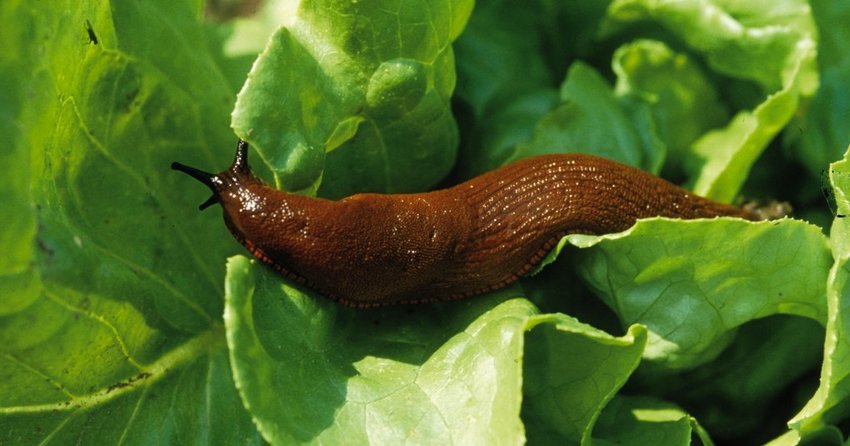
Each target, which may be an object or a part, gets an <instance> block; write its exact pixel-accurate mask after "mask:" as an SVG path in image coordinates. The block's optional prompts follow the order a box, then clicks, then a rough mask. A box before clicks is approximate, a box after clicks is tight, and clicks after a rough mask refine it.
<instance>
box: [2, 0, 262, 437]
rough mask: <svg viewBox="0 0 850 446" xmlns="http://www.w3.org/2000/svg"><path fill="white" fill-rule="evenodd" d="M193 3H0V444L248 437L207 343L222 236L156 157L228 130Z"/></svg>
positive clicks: (176, 155) (211, 158) (213, 341)
mask: <svg viewBox="0 0 850 446" xmlns="http://www.w3.org/2000/svg"><path fill="white" fill-rule="evenodd" d="M198 6H199V3H198V2H195V1H191V2H190V1H176V2H175V1H171V0H169V1H164V0H163V1H116V2H113V3H109V2H67V1H63V2H59V3H56V2H54V3H51V4H49V5H48V4H31V3H27V2H22V1H10V2H4V3H3V4H2V6H0V23H2V26H0V29H2V30H3V31H2V32H3V33H4V37H7V36H8V37H9V40H5V38H4V42H10V43H14V44H16V47H15V51H9V52H5V51H4V52H3V53H2V54H0V67H2V68H0V73H2V74H0V82H2V83H4V85H11V87H12V89H11V91H12V93H9V94H7V93H5V89H4V93H3V95H4V96H6V97H8V98H9V102H5V101H4V102H3V103H2V105H0V107H1V108H2V110H3V111H2V116H3V118H2V120H0V122H2V126H3V127H2V128H3V131H4V136H7V134H6V133H5V132H6V131H7V130H11V131H10V132H9V134H8V136H9V137H10V140H9V146H10V148H11V150H8V151H4V154H3V155H2V156H3V157H4V162H5V161H6V160H8V161H9V164H8V165H7V164H3V169H4V171H3V175H0V177H3V180H0V190H2V193H3V195H4V197H3V202H4V206H3V208H4V210H3V212H6V209H7V208H6V203H10V204H11V205H12V206H13V207H12V208H10V209H9V210H10V211H13V212H14V214H13V215H10V216H9V218H8V220H7V221H9V222H10V223H11V225H8V226H7V225H5V224H4V225H3V226H0V234H2V235H0V243H2V244H3V245H2V251H3V252H4V253H6V252H8V253H9V255H8V256H7V255H5V254H4V256H3V257H4V259H3V260H2V261H0V274H2V277H3V281H2V283H0V286H2V287H3V290H2V292H3V299H0V301H2V304H0V344H2V347H0V376H2V379H3V382H4V385H3V386H2V390H0V426H2V429H0V431H2V434H0V443H3V444H47V443H51V442H52V443H53V444H69V443H106V444H114V443H121V442H131V443H149V444H163V443H165V444H168V443H221V444H233V443H245V444H258V443H260V442H261V441H262V440H261V438H260V436H259V434H258V432H257V431H256V429H255V428H254V426H253V424H252V423H251V419H250V417H249V415H248V413H247V412H246V411H245V410H244V408H242V407H241V405H240V403H239V399H238V394H237V392H235V391H234V385H233V381H232V378H231V375H230V369H229V364H228V358H227V355H226V354H225V351H224V348H225V345H226V344H225V342H224V332H223V329H222V324H221V322H220V320H219V315H220V314H221V312H222V309H223V305H222V294H223V292H222V291H223V290H222V284H221V282H220V277H221V276H222V273H223V272H224V268H223V265H219V264H216V263H211V262H209V261H207V259H209V258H216V257H218V258H223V257H224V255H225V253H226V252H227V251H229V250H232V249H233V248H234V244H233V242H232V241H229V240H228V239H227V238H224V237H223V236H224V235H225V231H223V230H222V228H221V227H220V226H216V225H213V222H216V223H218V218H216V216H214V215H210V214H206V215H205V214H200V213H198V212H197V211H196V210H195V209H194V207H195V206H196V205H197V203H198V201H199V200H200V199H201V198H200V197H197V196H194V192H195V191H199V189H192V188H193V187H194V186H191V187H188V188H187V187H186V186H187V185H188V184H189V182H188V181H186V178H180V177H179V176H178V175H175V174H173V172H170V171H169V170H168V165H169V164H170V163H171V162H172V161H174V160H175V159H180V160H181V161H186V162H188V163H193V164H196V165H199V166H200V165H213V164H214V163H215V162H216V161H219V160H221V159H222V158H223V157H224V156H229V153H228V152H230V151H231V149H230V148H229V147H227V146H231V147H232V142H233V139H234V138H233V136H232V135H231V134H230V132H229V131H228V129H227V113H228V110H229V107H230V104H232V102H233V100H234V98H235V94H234V92H233V91H232V90H231V89H230V88H229V86H228V85H229V84H228V81H227V79H226V77H225V76H224V75H223V74H222V72H221V71H219V69H218V66H217V65H216V63H215V60H216V59H215V56H214V55H213V54H212V53H211V51H209V50H208V49H207V47H206V45H207V44H208V42H209V41H208V40H207V39H208V38H209V37H210V36H209V35H208V34H207V33H206V32H205V30H204V27H203V26H202V25H201V23H200V20H199V16H198V14H199V9H198ZM163 48H168V49H169V51H163V50H162V49H163ZM210 92H216V94H210ZM4 140H5V138H4ZM223 142H227V143H228V144H227V146H224V145H223V144H222V143H223ZM212 148H216V149H215V150H213V149H212ZM6 197H9V200H8V201H7V200H6ZM5 217H6V216H5V215H4V218H5ZM7 292H8V293H9V294H6V293H7ZM175 402H178V403H175Z"/></svg>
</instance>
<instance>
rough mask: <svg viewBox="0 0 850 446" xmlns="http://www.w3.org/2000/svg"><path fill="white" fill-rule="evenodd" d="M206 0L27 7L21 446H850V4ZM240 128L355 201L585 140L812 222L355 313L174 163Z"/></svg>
mask: <svg viewBox="0 0 850 446" xmlns="http://www.w3.org/2000/svg"><path fill="white" fill-rule="evenodd" d="M205 8H206V6H205V4H204V2H203V1H200V0H169V1H165V0H145V1H142V0H120V1H111V2H93V1H88V0H84V1H82V2H76V3H75V2H69V1H67V0H59V1H58V3H57V2H53V3H52V4H50V5H47V4H41V3H38V2H35V3H32V2H29V3H27V2H23V1H22V0H9V1H5V2H3V3H2V4H0V42H3V45H4V51H2V52H0V135H2V136H3V137H4V142H5V144H6V150H3V151H0V169H2V172H0V203H2V206H0V219H2V221H3V225H0V251H2V252H3V255H2V256H0V296H2V297H0V377H2V378H3V379H2V382H3V383H4V384H3V385H2V386H0V428H2V429H0V443H2V444H51V443H52V444H68V443H83V444H88V443H98V444H99V443H106V444H110V443H134V444H136V443H144V444H176V443H180V444H182V443H191V444H195V443H201V444H206V443H213V444H262V443H265V442H270V443H273V444H293V443H325V444H326V443H342V442H354V443H365V442H373V443H398V442H411V443H428V444H436V443H439V444H453V443H460V444H468V443H479V442H485V443H488V444H489V443H493V444H522V443H526V442H528V443H532V444H538V443H544V444H548V443H556V444H581V445H587V444H591V443H597V444H615V443H616V444H622V443H624V442H626V443H628V442H632V443H635V444H646V443H657V444H662V443H663V444H690V443H702V444H712V442H713V441H717V442H719V443H726V444H758V443H767V442H772V443H773V444H843V443H845V442H846V437H847V435H848V431H847V423H846V421H847V419H848V418H849V417H850V410H848V408H849V407H850V405H848V401H850V398H848V396H850V395H848V390H847V389H848V386H847V385H846V382H847V376H848V375H850V364H848V362H847V360H846V358H847V357H848V352H847V349H848V342H847V339H846V337H847V336H846V331H847V330H846V326H847V323H846V319H847V314H848V310H847V309H846V308H845V307H846V304H845V302H846V301H847V299H846V297H845V294H846V293H845V292H844V288H845V282H846V280H845V276H846V273H847V271H845V270H846V269H847V268H846V263H847V257H848V256H847V252H846V251H847V249H846V247H847V246H850V244H848V243H847V242H846V240H845V237H846V234H847V233H848V230H850V228H847V227H846V226H847V224H848V223H847V222H846V220H847V218H846V217H845V215H848V213H850V210H848V209H850V204H848V201H847V194H848V192H847V191H848V187H850V180H848V178H850V168H848V161H847V158H846V155H845V159H844V160H843V161H841V162H838V163H835V164H833V165H832V166H831V167H829V170H828V174H829V183H827V182H826V180H824V182H823V184H821V183H819V182H818V180H814V181H811V180H810V178H811V176H812V175H814V176H817V175H818V174H819V173H820V171H822V170H823V169H825V168H827V163H828V162H829V161H833V160H834V159H835V158H837V157H838V156H839V154H840V153H841V152H842V151H844V150H845V149H846V146H847V145H848V142H849V141H848V140H846V138H845V136H846V135H845V133H846V131H844V130H842V129H843V127H842V122H843V121H842V119H843V116H844V114H845V113H844V112H845V109H846V107H845V105H846V104H847V103H848V100H847V94H846V93H845V92H844V91H843V90H842V88H841V87H842V86H843V84H844V83H846V82H843V80H845V78H846V77H847V76H846V73H845V72H846V69H845V68H846V65H847V64H846V62H845V61H846V60H850V47H848V46H847V44H846V42H847V39H844V38H843V36H844V35H845V34H846V29H845V27H844V26H843V24H844V22H846V20H845V19H846V18H847V12H848V8H846V7H845V6H844V4H843V3H842V2H840V1H839V0H813V1H812V2H811V4H810V3H808V2H806V1H803V0H783V1H780V2H767V1H753V2H731V1H725V0H685V1H679V2H652V1H647V0H615V1H611V2H605V1H602V2H580V1H573V2H549V1H545V0H532V1H529V2H506V1H498V0H479V1H478V2H475V4H473V2H472V1H461V2H449V1H445V0H408V1H403V2H402V1H381V2H376V1H368V0H360V1H354V2H350V1H345V2H343V1H334V0H321V1H318V0H317V1H312V0H302V1H300V2H293V1H292V0H279V1H270V2H268V3H267V4H266V5H265V6H264V8H263V9H262V10H261V11H260V12H259V13H258V14H256V15H254V16H252V17H243V18H238V19H222V18H221V17H220V16H215V18H213V15H206V14H205ZM214 20H221V21H218V22H217V21H214ZM252 62H253V66H252V65H251V63H252ZM819 69H820V71H819ZM819 85H820V87H821V89H820V90H817V88H818V86H819ZM237 92H238V93H237ZM228 124H230V125H231V126H232V130H233V131H231V129H230V128H228ZM234 131H235V135H234ZM783 132H784V133H783ZM780 134H781V143H782V144H781V145H783V146H784V148H785V150H784V151H781V150H779V149H781V147H780V144H779V139H778V138H777V136H780ZM237 136H239V137H243V138H246V139H247V140H249V141H250V142H251V143H252V144H253V145H254V147H256V150H257V153H258V154H259V155H260V156H259V157H256V158H253V159H254V160H255V161H254V163H253V166H254V167H255V168H256V169H257V171H258V173H259V174H260V175H262V176H264V177H266V178H270V179H273V180H274V182H275V183H276V184H277V185H278V186H280V187H282V188H284V189H287V190H291V191H300V192H303V193H311V194H312V193H316V194H319V195H322V196H326V197H339V196H343V195H347V194H349V193H351V192H354V191H362V190H373V191H390V192H400V191H413V190H424V189H428V188H431V187H434V185H435V184H437V183H438V182H440V181H446V182H454V181H460V180H462V179H465V178H468V177H469V176H471V175H474V174H477V173H480V172H483V171H486V170H489V169H492V168H494V167H496V166H498V165H500V164H502V163H504V162H507V161H508V160H510V159H516V158H520V157H525V156H531V155H534V154H539V153H552V152H567V151H585V152H592V153H597V154H602V155H605V156H609V157H612V158H615V159H619V160H621V161H624V162H627V163H630V164H632V165H635V166H639V167H642V168H644V169H646V170H649V171H652V172H656V173H657V172H660V173H662V174H663V175H664V176H666V177H668V178H671V179H673V180H674V181H677V182H679V183H681V184H686V185H690V187H692V188H693V189H694V190H695V191H696V192H697V193H701V194H706V195H709V196H712V197H715V198H717V199H720V200H723V201H733V200H735V199H736V197H739V196H740V195H742V194H748V195H751V196H756V197H767V196H771V195H772V196H775V197H780V198H782V199H789V200H794V203H793V204H794V205H795V207H796V208H797V213H796V214H795V215H796V216H797V217H796V218H794V219H791V218H788V219H783V220H778V221H773V222H762V223H750V222H743V221H739V220H735V219H714V220H703V221H689V222H684V221H671V220H665V219H648V220H644V221H641V222H639V223H638V224H637V225H635V226H634V227H633V228H631V229H629V230H627V231H624V232H623V233H620V234H607V235H602V236H595V237H589V236H569V237H567V238H565V239H564V240H562V242H561V244H560V246H559V247H558V248H557V249H556V250H555V251H553V252H552V254H551V255H550V256H549V257H548V258H547V259H546V262H545V265H543V266H541V269H543V271H542V272H541V273H540V274H538V275H535V276H533V277H528V278H525V279H524V280H523V281H522V282H521V283H519V284H516V285H514V286H512V287H510V288H508V289H505V290H501V291H499V292H495V293H490V294H488V295H485V296H480V297H477V298H473V299H468V300H463V301H458V302H447V303H441V304H435V305H426V306H419V307H415V308H413V307H409V308H408V307H400V308H382V309H374V310H366V311H355V310H351V309H348V308H343V307H339V306H337V305H335V304H333V303H332V302H329V301H327V300H326V299H324V298H322V297H321V296H318V295H316V294H315V293H313V292H311V291H309V290H305V289H302V288H300V287H298V286H295V285H293V284H291V283H289V282H288V281H286V280H283V279H281V278H280V277H278V276H276V275H274V274H272V273H271V272H270V271H269V270H267V269H265V268H262V267H261V266H258V265H256V264H254V262H253V261H251V260H248V259H247V258H245V257H243V256H238V255H237V256H235V257H234V256H233V255H234V254H239V253H242V252H243V251H242V249H241V248H240V247H239V246H238V245H237V244H236V243H235V242H234V241H233V240H232V238H231V237H230V235H229V234H228V233H227V231H226V229H225V228H224V225H222V222H221V220H220V217H219V212H220V211H218V210H213V211H207V212H205V213H199V212H197V210H196V206H197V204H198V203H200V202H201V201H202V200H203V199H204V198H205V196H204V195H202V194H205V193H206V192H205V191H202V188H200V187H198V186H197V184H194V183H193V182H191V181H190V180H188V179H186V178H185V177H183V176H180V175H177V174H174V173H173V172H171V171H169V170H168V166H169V164H170V163H171V162H172V161H180V162H184V163H186V164H191V165H196V166H198V167H199V168H203V169H205V170H211V171H216V170H219V169H221V168H223V167H224V166H225V165H226V164H227V162H228V160H229V159H230V158H231V156H232V150H233V145H234V142H235V139H236V137H237ZM754 166H755V167H754ZM801 170H804V171H805V172H807V173H806V174H805V175H799V172H800V171H801ZM447 175H449V176H448V179H447V180H443V179H444V177H446V176H447ZM777 179H781V180H782V181H777ZM822 188H823V190H824V191H825V192H826V193H827V195H828V196H830V197H831V198H832V199H833V201H834V205H835V212H836V215H835V218H834V219H833V221H832V223H831V228H830V229H829V230H828V231H827V230H826V228H824V227H820V226H817V221H818V220H816V219H812V221H810V222H807V221H805V220H804V219H805V218H807V217H808V216H810V215H819V214H820V215H823V214H824V213H826V212H828V211H827V206H826V205H825V204H824V203H823V200H821V199H820V193H821V189H822ZM813 197H814V198H813ZM826 232H828V233H829V237H828V238H827V237H826V236H824V235H823V234H824V233H826ZM228 258H229V260H228V261H227V262H226V263H225V259H228ZM821 344H822V345H823V348H821V347H820V345H821ZM795 413H796V415H795ZM789 420H790V421H789Z"/></svg>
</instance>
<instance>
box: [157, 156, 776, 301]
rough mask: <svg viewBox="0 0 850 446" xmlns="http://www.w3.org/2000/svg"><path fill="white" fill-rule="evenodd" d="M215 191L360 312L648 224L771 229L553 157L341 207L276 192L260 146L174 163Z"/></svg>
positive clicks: (271, 249)
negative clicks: (201, 161) (219, 162)
mask: <svg viewBox="0 0 850 446" xmlns="http://www.w3.org/2000/svg"><path fill="white" fill-rule="evenodd" d="M171 167H172V169H176V170H179V171H182V172H185V173H187V174H189V175H191V176H192V177H194V178H195V179H197V180H198V181H200V182H202V183H204V184H205V185H206V186H207V187H209V188H210V189H211V190H212V192H213V195H212V197H210V198H209V199H208V200H207V201H205V202H204V203H203V204H201V206H200V208H201V209H205V208H207V207H208V206H210V205H212V204H214V203H220V204H221V206H222V208H223V209H224V222H225V224H226V225H227V227H228V229H229V230H230V232H231V233H232V234H233V236H234V237H235V238H236V239H237V240H238V241H239V242H240V243H241V244H242V245H244V246H245V248H247V249H248V250H249V251H250V252H251V253H252V254H253V255H254V256H255V257H256V258H258V259H259V260H260V261H262V262H263V263H266V264H268V265H270V266H271V267H272V268H274V269H275V270H277V271H278V272H280V273H282V274H283V275H284V276H286V277H288V278H290V279H293V280H296V281H298V282H300V283H303V284H305V285H307V286H308V287H310V288H313V289H315V290H316V291H318V292H320V293H322V294H324V295H326V296H328V297H330V298H332V299H334V300H336V301H338V302H340V303H343V304H346V305H349V306H353V307H373V306H378V305H386V304H394V303H418V302H431V301H437V300H448V299H457V298H461V297H467V296H472V295H475V294H479V293H483V292H486V291H491V290H495V289H497V288H501V287H503V286H505V285H507V284H509V283H511V282H513V281H515V280H517V278H519V277H520V276H522V275H523V274H525V273H527V272H528V271H530V270H531V269H532V268H533V267H534V266H535V265H536V264H537V263H539V262H540V260H541V259H542V258H543V257H544V256H545V255H546V253H547V252H548V251H549V250H551V249H552V247H554V246H555V244H556V243H557V242H558V240H559V239H560V238H561V237H563V236H564V235H567V234H576V233H578V234H604V233H610V232H619V231H623V230H625V229H628V228H629V227H631V226H632V225H633V224H634V223H635V221H636V220H637V219H639V218H644V217H653V216H664V217H673V218H686V219H691V218H705V217H716V216H733V217H741V218H744V219H748V220H759V219H762V218H763V217H762V216H760V215H759V214H758V213H756V212H754V211H753V210H751V209H741V208H737V207H735V206H731V205H727V204H721V203H717V202H714V201H711V200H708V199H706V198H702V197H699V196H696V195H694V194H692V193H690V192H688V191H686V190H684V189H682V188H680V187H677V186H675V185H673V184H671V183H669V182H667V181H665V180H663V179H660V178H658V177H655V176H653V175H651V174H648V173H646V172H643V171H641V170H638V169H635V168H633V167H629V166H626V165H624V164H620V163H618V162H614V161H610V160H607V159H604V158H599V157H595V156H590V155H581V154H569V155H543V156H537V157H533V158H528V159H524V160H521V161H517V162H514V163H512V164H509V165H506V166H504V167H501V168H499V169H496V170H494V171H491V172H488V173H486V174H484V175H481V176H479V177H476V178H473V179H471V180H469V181H466V182H465V183H461V184H458V185H457V186H454V187H450V188H448V189H443V190H437V191H433V192H426V193H418V194H395V195H386V194H356V195H352V196H350V197H347V198H344V199H342V200H339V201H331V200H326V199H322V198H313V197H307V196H302V195H296V194H292V193H288V192H284V191H279V190H276V189H274V188H272V187H269V186H267V185H265V184H263V183H262V181H261V180H260V179H258V178H257V177H256V176H254V175H253V174H252V173H251V170H250V169H249V167H248V143H246V142H245V141H241V140H240V141H239V143H238V145H237V150H236V158H235V159H234V161H233V165H231V166H230V168H229V169H227V170H225V171H224V172H222V173H219V174H210V173H207V172H203V171H201V170H198V169H195V168H192V167H189V166H185V165H183V164H180V163H173V164H172V165H171Z"/></svg>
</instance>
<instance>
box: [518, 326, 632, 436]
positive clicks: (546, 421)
mask: <svg viewBox="0 0 850 446" xmlns="http://www.w3.org/2000/svg"><path fill="white" fill-rule="evenodd" d="M528 326H529V328H530V332H529V333H528V335H527V337H526V340H527V342H526V348H525V357H524V361H525V362H524V365H523V367H524V372H523V379H524V381H523V396H524V398H525V400H524V402H523V407H522V416H523V420H524V421H525V426H526V429H527V431H528V439H529V442H532V443H536V444H590V434H591V431H592V429H593V426H594V424H595V422H596V419H597V417H599V413H600V412H601V411H602V408H603V407H605V405H606V404H607V403H608V401H609V400H610V399H611V398H612V397H613V396H614V394H615V393H616V392H617V391H618V390H619V389H620V387H621V386H622V385H623V384H624V383H625V382H626V379H627V378H628V377H629V375H631V373H632V371H633V370H634V369H635V367H637V365H638V363H639V362H640V357H641V353H642V352H643V349H644V346H645V345H646V330H645V329H644V328H643V327H641V326H639V325H633V326H632V327H629V331H628V333H626V334H625V335H624V336H623V337H621V338H615V337H613V336H611V335H609V334H607V333H605V332H603V331H601V330H598V329H595V328H593V327H591V326H589V325H585V324H582V323H580V322H578V321H577V320H575V319H572V318H570V317H567V316H564V315H561V314H547V315H539V316H534V317H532V318H531V319H530V320H529V324H528Z"/></svg>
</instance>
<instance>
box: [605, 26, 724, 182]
mask: <svg viewBox="0 0 850 446" xmlns="http://www.w3.org/2000/svg"><path fill="white" fill-rule="evenodd" d="M612 64H613V69H614V72H615V73H616V74H617V86H616V92H617V95H618V96H621V97H624V98H634V99H635V100H636V101H640V102H642V103H645V104H646V106H647V109H648V111H649V113H650V114H651V116H652V120H653V122H654V123H655V129H656V131H657V134H658V138H659V139H660V140H661V141H662V142H663V143H664V146H665V147H666V148H667V156H668V158H669V159H668V161H667V165H668V166H672V167H673V168H676V167H677V166H680V165H681V164H682V162H683V158H684V157H685V156H686V154H687V150H688V148H689V147H690V145H691V144H692V143H693V142H694V141H696V139H697V138H699V137H700V136H702V134H703V133H705V132H706V131H707V130H709V129H711V128H714V127H718V126H720V125H722V124H723V123H724V122H726V121H727V120H728V118H729V115H728V112H727V110H726V106H725V105H724V104H723V103H722V102H721V101H720V98H719V97H718V94H717V91H716V87H715V86H714V85H713V84H712V83H711V82H710V81H709V79H708V78H707V76H706V75H705V74H704V73H703V70H702V69H701V68H700V66H699V65H698V64H697V63H696V62H694V61H693V60H692V59H691V58H690V57H689V56H688V55H687V53H682V52H675V51H673V50H672V49H671V48H670V47H668V46H667V45H666V44H665V43H663V42H660V41H655V40H645V39H640V40H637V41H634V42H631V43H629V44H626V45H623V46H621V47H620V48H618V49H617V51H616V52H615V53H614V60H613V62H612Z"/></svg>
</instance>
